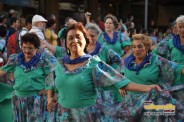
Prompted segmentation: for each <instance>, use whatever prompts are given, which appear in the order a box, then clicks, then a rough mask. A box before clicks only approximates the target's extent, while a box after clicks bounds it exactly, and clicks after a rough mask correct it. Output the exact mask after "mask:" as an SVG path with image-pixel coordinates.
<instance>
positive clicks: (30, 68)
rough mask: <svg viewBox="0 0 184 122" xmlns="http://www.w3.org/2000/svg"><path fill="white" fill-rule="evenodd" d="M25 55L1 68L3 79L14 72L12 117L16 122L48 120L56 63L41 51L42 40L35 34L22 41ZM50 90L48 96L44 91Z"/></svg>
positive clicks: (16, 57)
mask: <svg viewBox="0 0 184 122" xmlns="http://www.w3.org/2000/svg"><path fill="white" fill-rule="evenodd" d="M21 47H22V52H20V53H19V54H13V55H11V56H10V57H9V59H8V62H7V64H6V65H4V66H3V67H1V68H0V76H2V75H4V74H6V73H7V72H14V78H15V83H14V85H13V90H14V92H13V98H12V103H13V115H14V121H15V122H25V121H36V122H43V121H46V120H47V116H48V115H47V114H48V112H47V109H46V108H47V107H46V106H47V101H48V102H49V101H51V94H50V93H51V91H52V89H53V82H54V76H53V71H54V68H55V65H56V63H57V60H56V59H55V57H54V56H52V55H49V54H47V53H46V52H44V51H42V50H39V49H38V48H39V47H40V40H39V38H38V36H37V35H36V34H33V33H28V34H25V35H24V36H23V37H22V41H21ZM46 90H47V96H46V95H45V93H46V92H45V91H46Z"/></svg>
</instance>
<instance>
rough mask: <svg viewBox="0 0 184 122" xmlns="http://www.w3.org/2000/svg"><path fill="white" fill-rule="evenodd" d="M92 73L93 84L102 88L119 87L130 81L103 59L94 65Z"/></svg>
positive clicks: (113, 88) (111, 88)
mask: <svg viewBox="0 0 184 122" xmlns="http://www.w3.org/2000/svg"><path fill="white" fill-rule="evenodd" d="M92 75H93V81H94V84H95V86H96V87H97V88H99V89H103V90H115V89H119V88H122V87H124V86H126V85H127V84H129V83H130V82H131V81H129V80H128V79H126V78H125V77H124V76H122V75H121V74H120V73H118V72H117V71H116V70H114V69H113V68H112V67H110V66H109V65H107V64H106V63H104V62H103V61H100V62H99V63H98V64H97V65H96V66H95V67H94V69H93V72H92Z"/></svg>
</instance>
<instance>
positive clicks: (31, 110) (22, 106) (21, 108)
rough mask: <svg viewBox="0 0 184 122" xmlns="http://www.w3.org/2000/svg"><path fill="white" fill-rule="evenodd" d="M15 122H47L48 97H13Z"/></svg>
mask: <svg viewBox="0 0 184 122" xmlns="http://www.w3.org/2000/svg"><path fill="white" fill-rule="evenodd" d="M12 101H13V113H14V115H13V116H14V122H45V121H47V117H48V111H47V99H46V96H44V95H43V96H42V95H41V96H39V95H36V96H30V97H18V96H15V95H14V96H13V100H12Z"/></svg>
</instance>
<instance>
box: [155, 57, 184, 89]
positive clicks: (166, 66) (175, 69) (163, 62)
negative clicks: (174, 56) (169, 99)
mask: <svg viewBox="0 0 184 122" xmlns="http://www.w3.org/2000/svg"><path fill="white" fill-rule="evenodd" d="M158 64H159V69H160V79H161V81H162V82H160V83H159V84H160V85H161V84H162V86H164V85H163V84H166V85H167V87H170V86H171V85H173V84H178V83H177V82H180V81H181V80H183V79H181V76H182V74H181V72H182V69H183V68H184V65H179V64H177V63H175V62H173V61H169V60H167V59H165V58H163V57H160V56H158ZM178 79H180V80H178Z"/></svg>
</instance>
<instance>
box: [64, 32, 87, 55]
mask: <svg viewBox="0 0 184 122" xmlns="http://www.w3.org/2000/svg"><path fill="white" fill-rule="evenodd" d="M66 39H67V45H66V46H67V48H68V49H69V50H70V53H81V52H84V49H85V46H86V40H85V38H84V35H83V33H82V32H81V31H80V30H77V29H72V30H70V31H68V33H67V38H66Z"/></svg>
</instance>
